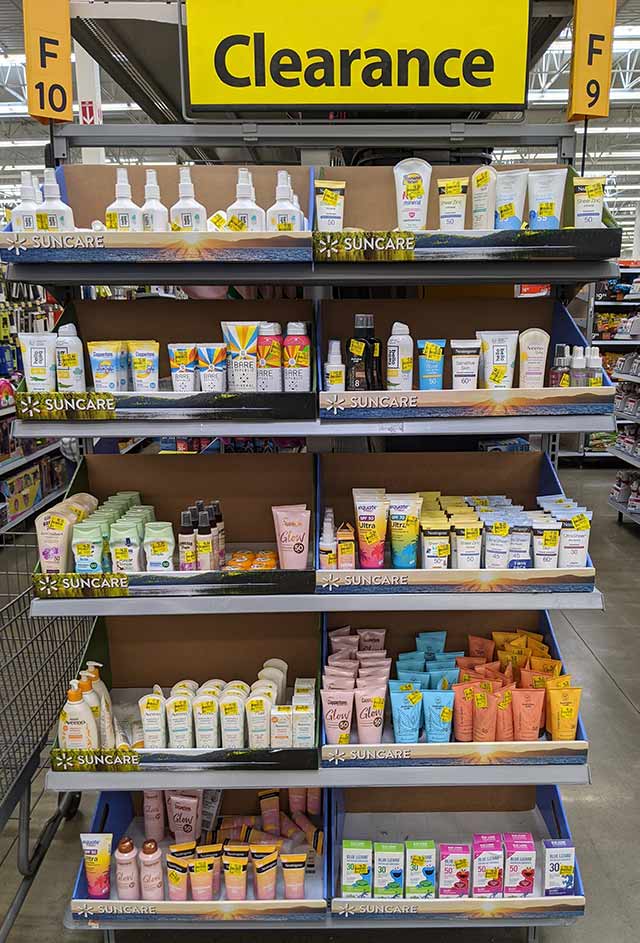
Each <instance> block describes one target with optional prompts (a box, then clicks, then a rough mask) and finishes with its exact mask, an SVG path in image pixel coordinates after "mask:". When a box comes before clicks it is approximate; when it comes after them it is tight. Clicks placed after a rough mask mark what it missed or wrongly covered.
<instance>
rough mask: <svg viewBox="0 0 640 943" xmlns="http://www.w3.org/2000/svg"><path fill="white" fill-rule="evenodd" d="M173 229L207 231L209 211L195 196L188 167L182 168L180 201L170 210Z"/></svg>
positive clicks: (177, 230)
mask: <svg viewBox="0 0 640 943" xmlns="http://www.w3.org/2000/svg"><path fill="white" fill-rule="evenodd" d="M169 219H170V220H171V229H172V230H174V231H175V232H206V231H207V211H206V210H205V208H204V206H203V205H202V203H198V201H197V200H196V198H195V193H194V189H193V184H192V182H191V171H190V170H189V168H188V167H181V168H180V184H179V186H178V202H177V203H174V204H173V206H172V207H171V209H170V211H169Z"/></svg>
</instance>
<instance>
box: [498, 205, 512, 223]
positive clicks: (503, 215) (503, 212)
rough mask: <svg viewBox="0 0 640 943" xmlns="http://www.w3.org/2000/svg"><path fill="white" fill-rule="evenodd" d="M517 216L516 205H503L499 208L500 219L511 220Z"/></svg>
mask: <svg viewBox="0 0 640 943" xmlns="http://www.w3.org/2000/svg"><path fill="white" fill-rule="evenodd" d="M515 215H516V207H515V203H503V204H502V206H499V207H498V216H499V217H500V219H511V218H512V217H513V216H515Z"/></svg>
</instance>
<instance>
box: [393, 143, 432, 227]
mask: <svg viewBox="0 0 640 943" xmlns="http://www.w3.org/2000/svg"><path fill="white" fill-rule="evenodd" d="M393 176H394V179H395V184H396V212H397V217H398V229H401V230H405V231H406V230H409V231H410V232H415V231H418V230H421V229H425V228H426V225H427V207H428V203H429V187H430V185H431V164H428V163H427V162H426V160H421V159H420V158H419V157H408V158H407V159H406V160H401V161H400V162H399V163H397V164H396V165H395V167H394V168H393Z"/></svg>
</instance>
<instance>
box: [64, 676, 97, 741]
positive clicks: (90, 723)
mask: <svg viewBox="0 0 640 943" xmlns="http://www.w3.org/2000/svg"><path fill="white" fill-rule="evenodd" d="M58 744H59V746H60V747H62V749H63V750H97V749H98V746H99V743H98V727H97V725H96V720H95V717H94V716H93V714H92V712H91V708H90V707H89V705H88V704H87V703H86V702H85V701H84V699H83V696H82V691H81V690H80V682H79V681H76V680H75V679H74V680H73V681H70V682H69V690H68V691H67V700H66V703H65V705H64V707H63V708H62V710H61V711H60V718H59V720H58Z"/></svg>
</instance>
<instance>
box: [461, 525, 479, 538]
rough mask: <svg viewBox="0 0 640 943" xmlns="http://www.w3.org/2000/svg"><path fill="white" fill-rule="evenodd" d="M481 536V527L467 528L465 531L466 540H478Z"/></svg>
mask: <svg viewBox="0 0 640 943" xmlns="http://www.w3.org/2000/svg"><path fill="white" fill-rule="evenodd" d="M479 536H480V528H479V527H465V529H464V537H465V540H477V539H478V537H479Z"/></svg>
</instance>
